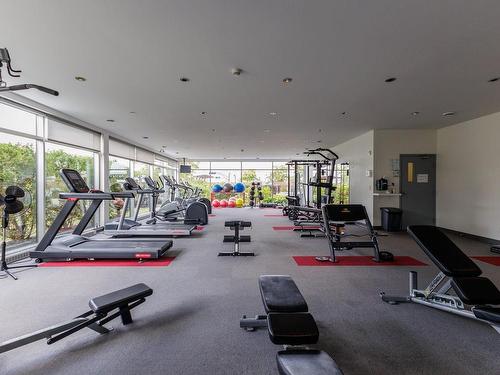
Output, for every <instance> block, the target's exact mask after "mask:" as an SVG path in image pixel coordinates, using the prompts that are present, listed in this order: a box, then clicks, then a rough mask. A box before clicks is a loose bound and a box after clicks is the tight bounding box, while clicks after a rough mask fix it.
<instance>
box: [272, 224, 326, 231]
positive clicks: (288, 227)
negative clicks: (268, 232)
mask: <svg viewBox="0 0 500 375" xmlns="http://www.w3.org/2000/svg"><path fill="white" fill-rule="evenodd" d="M294 229H297V230H300V229H304V230H309V229H311V230H318V229H319V226H317V227H316V226H314V227H313V226H311V227H299V226H293V225H291V226H281V227H280V226H278V227H273V230H294Z"/></svg>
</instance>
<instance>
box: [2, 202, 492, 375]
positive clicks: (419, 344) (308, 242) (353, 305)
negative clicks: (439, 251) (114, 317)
mask: <svg viewBox="0 0 500 375" xmlns="http://www.w3.org/2000/svg"><path fill="white" fill-rule="evenodd" d="M273 213H274V214H276V213H279V211H273V210H260V209H250V208H243V209H219V210H216V211H215V214H216V217H213V218H210V219H211V222H210V224H209V225H207V226H206V227H205V229H204V230H203V231H201V232H199V233H196V234H195V235H194V236H193V237H191V238H179V239H174V247H173V248H172V250H171V251H170V254H171V255H175V257H176V258H175V261H174V262H173V263H172V264H171V265H170V266H168V267H125V268H118V267H117V268H100V267H90V268H38V269H32V270H27V271H22V272H18V276H19V281H11V280H7V279H1V280H0V296H1V300H0V301H1V302H0V303H1V305H0V327H1V328H0V341H3V340H6V339H8V338H11V337H14V336H18V335H20V334H23V333H27V332H30V331H32V330H37V329H40V328H42V327H45V326H48V325H51V324H54V323H57V322H60V321H64V320H67V319H68V318H71V317H73V316H76V315H79V314H81V313H83V312H84V311H86V310H87V303H88V300H89V298H91V297H95V296H98V295H101V294H104V293H107V292H110V291H113V290H115V289H119V288H123V287H126V286H129V285H131V284H134V283H137V282H144V283H146V284H148V285H149V286H150V287H152V288H153V289H154V294H153V295H152V296H151V297H149V298H148V300H147V302H146V303H145V304H143V305H142V306H140V307H138V308H137V309H136V310H135V311H134V312H133V315H134V318H135V322H134V324H132V325H129V326H126V327H124V326H122V325H121V324H119V321H115V322H113V324H112V325H113V326H114V328H115V330H114V331H113V332H112V333H110V334H108V335H102V336H100V335H98V334H96V333H95V332H93V331H91V330H84V331H80V332H78V333H76V334H74V335H72V336H70V337H68V338H67V339H65V340H63V341H61V342H58V343H55V344H54V345H50V346H48V345H46V344H45V343H44V342H43V341H40V342H37V343H34V344H31V345H28V346H25V347H22V348H19V349H16V350H13V351H11V352H8V353H4V354H0V373H1V374H4V375H7V374H11V375H13V374H30V375H37V374H43V375H47V374H51V375H52V374H65V375H68V374H217V375H223V374H255V375H265V374H277V373H278V372H277V368H276V363H275V355H276V352H277V351H278V350H280V349H281V348H280V347H278V346H276V345H273V344H272V343H271V342H270V340H269V338H268V334H267V332H266V331H265V330H260V331H256V332H246V331H244V330H242V329H240V328H239V318H240V317H241V315H242V314H256V313H260V312H262V302H261V300H260V295H259V290H258V285H257V278H258V276H259V275H261V274H288V275H291V276H292V277H293V278H294V280H295V281H296V283H297V285H298V286H299V288H300V289H301V291H302V294H303V295H304V297H305V298H306V300H307V302H308V304H309V308H310V311H311V313H312V314H313V315H314V317H315V319H316V320H317V322H318V326H319V328H320V341H319V343H318V345H317V347H318V348H321V349H323V350H325V351H327V352H328V353H329V354H330V355H331V356H332V357H333V358H334V359H335V360H336V361H337V363H338V365H339V366H340V367H341V368H342V369H343V371H344V372H345V374H454V375H458V374H500V360H499V358H500V354H499V353H500V335H499V334H498V333H496V332H495V331H494V330H493V329H492V328H491V327H489V326H488V325H486V324H481V323H479V322H476V321H472V320H468V319H466V318H462V317H459V316H455V315H452V314H447V313H445V312H441V311H438V310H435V309H429V308H427V307H424V306H420V305H413V304H405V305H398V306H391V305H388V304H385V303H383V302H382V301H381V300H380V297H379V292H380V291H387V292H392V293H399V294H405V293H407V289H408V271H409V270H411V269H415V267H395V266H387V267H385V266H384V267H298V266H297V265H296V264H295V262H294V260H293V259H292V256H293V255H323V254H325V255H326V254H328V245H327V242H326V240H325V239H324V238H313V239H311V238H299V237H298V234H297V233H294V232H290V231H273V230H272V226H273V225H290V222H289V221H288V220H287V219H286V218H282V217H265V216H264V215H265V214H273ZM230 218H236V219H237V218H243V219H245V220H250V221H252V223H253V228H252V229H251V230H249V231H246V232H248V233H247V234H250V235H251V236H252V242H251V243H245V244H242V247H243V248H242V250H243V251H244V250H251V251H254V252H256V253H257V256H255V257H250V258H232V257H222V258H220V257H217V253H218V252H219V251H220V250H221V249H227V250H230V247H231V245H230V244H224V245H223V244H222V237H223V234H229V230H228V229H224V227H223V222H224V220H227V219H230ZM453 239H454V240H456V242H457V244H459V246H461V247H462V248H463V249H464V250H465V251H466V252H467V253H468V254H469V255H491V253H490V252H489V249H488V246H487V245H485V244H482V243H479V242H476V241H473V240H469V239H465V238H459V237H453ZM380 241H381V244H382V248H383V249H387V250H390V251H392V252H393V253H394V254H396V255H409V256H412V257H414V258H417V259H419V260H422V261H424V262H426V263H427V264H429V266H427V267H416V268H417V270H418V271H419V276H420V280H421V284H422V285H423V284H424V283H426V282H428V281H429V280H430V279H431V278H432V276H433V275H434V274H435V273H436V268H435V267H434V266H432V265H431V263H430V261H429V260H428V259H427V258H426V257H425V255H424V254H423V253H422V252H421V250H420V249H419V248H418V247H417V245H416V244H415V243H414V242H413V241H412V240H411V239H410V238H409V237H408V236H407V235H406V234H405V233H397V234H391V235H390V236H388V237H381V239H380ZM359 254H366V255H369V254H370V252H369V249H365V250H353V251H351V252H349V253H347V254H346V255H359ZM477 263H478V264H479V266H480V267H481V268H482V269H483V271H484V274H485V276H487V277H490V278H491V279H492V280H493V282H494V283H495V284H496V285H497V286H500V275H499V273H498V268H497V267H494V266H491V265H488V264H485V263H481V262H477Z"/></svg>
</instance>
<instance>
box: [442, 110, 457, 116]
mask: <svg viewBox="0 0 500 375" xmlns="http://www.w3.org/2000/svg"><path fill="white" fill-rule="evenodd" d="M455 114H456V112H451V111H450V112H444V113H443V116H454V115H455Z"/></svg>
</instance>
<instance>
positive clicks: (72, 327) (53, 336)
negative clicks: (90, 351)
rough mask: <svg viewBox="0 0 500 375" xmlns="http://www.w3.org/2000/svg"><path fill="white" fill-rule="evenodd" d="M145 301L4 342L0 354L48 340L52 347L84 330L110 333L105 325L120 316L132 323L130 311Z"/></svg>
mask: <svg viewBox="0 0 500 375" xmlns="http://www.w3.org/2000/svg"><path fill="white" fill-rule="evenodd" d="M145 301H146V297H142V298H137V299H136V300H135V301H133V302H131V303H124V304H122V305H120V306H117V307H115V308H113V309H110V310H108V311H104V312H100V313H96V312H94V311H93V310H89V311H87V312H85V313H83V314H81V315H79V316H77V317H75V318H73V319H71V320H69V321H66V322H62V323H59V324H56V325H53V326H50V327H47V328H43V329H41V330H38V331H35V332H32V333H28V334H26V335H23V336H19V337H16V338H13V339H11V340H8V341H4V342H2V343H0V353H5V352H7V351H9V350H12V349H16V348H19V347H21V346H24V345H28V344H31V343H33V342H35V341H39V340H42V339H47V345H50V344H53V343H55V342H57V341H60V340H62V339H63V338H65V337H68V336H69V335H71V334H73V333H75V332H78V331H80V330H82V329H84V328H90V329H92V330H93V331H95V332H97V333H100V334H106V333H109V332H111V331H112V330H113V328H111V327H110V328H107V327H104V324H106V323H108V322H110V321H111V320H113V319H116V318H118V317H119V316H120V317H121V320H122V323H123V325H127V324H130V323H132V322H133V320H132V315H131V313H130V310H132V309H133V308H135V307H137V306H139V305H140V304H142V303H144V302H145ZM115 310H117V311H115ZM113 311H115V312H113ZM111 312H113V313H112V314H111V315H108V314H109V313H111Z"/></svg>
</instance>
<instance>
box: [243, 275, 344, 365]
mask: <svg viewBox="0 0 500 375" xmlns="http://www.w3.org/2000/svg"><path fill="white" fill-rule="evenodd" d="M259 289H260V293H261V296H262V302H263V304H264V308H265V310H266V313H267V315H258V316H257V317H256V318H255V319H246V317H245V316H243V319H242V320H241V321H240V326H241V327H243V328H246V329H247V330H254V329H255V328H257V327H262V326H267V328H268V333H269V338H270V339H271V341H272V342H273V343H274V344H276V345H284V346H285V347H286V349H285V350H282V351H279V352H278V353H277V354H276V362H277V365H278V370H279V373H280V374H281V375H309V374H315V375H332V374H333V375H339V374H342V371H341V370H340V369H339V367H338V366H337V364H336V363H335V361H334V360H333V359H332V358H331V357H330V356H329V355H328V354H327V353H325V352H323V351H320V350H312V349H308V348H307V347H305V346H304V345H309V344H316V343H317V342H318V339H319V330H318V326H317V325H316V321H315V320H314V318H313V316H312V315H311V314H310V313H308V312H307V311H308V306H307V303H306V301H305V300H304V297H303V296H302V294H301V293H300V290H299V288H298V287H297V285H296V284H295V282H294V281H293V280H292V278H291V277H290V276H285V275H264V276H260V277H259ZM255 321H256V322H255ZM252 322H254V323H252Z"/></svg>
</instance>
